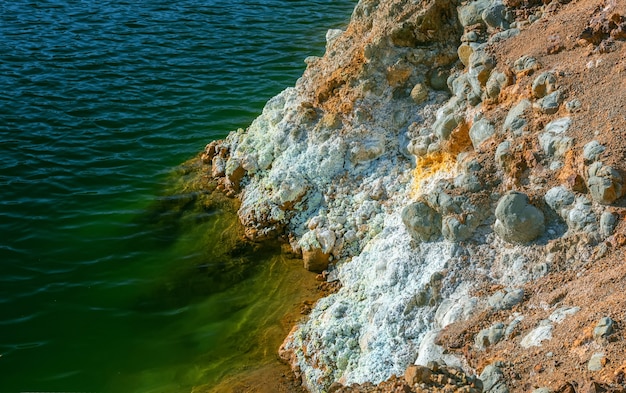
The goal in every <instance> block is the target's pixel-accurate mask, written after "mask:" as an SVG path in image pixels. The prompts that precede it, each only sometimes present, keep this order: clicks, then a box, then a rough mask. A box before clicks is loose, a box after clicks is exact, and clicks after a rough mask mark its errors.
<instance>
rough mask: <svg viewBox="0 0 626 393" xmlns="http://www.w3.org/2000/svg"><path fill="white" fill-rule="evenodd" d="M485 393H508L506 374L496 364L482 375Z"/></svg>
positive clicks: (488, 367) (490, 366)
mask: <svg viewBox="0 0 626 393" xmlns="http://www.w3.org/2000/svg"><path fill="white" fill-rule="evenodd" d="M480 380H481V381H482V383H483V392H485V393H508V392H509V389H508V388H507V386H506V382H505V379H504V373H503V372H502V370H500V368H498V367H497V366H496V365H495V364H490V365H488V366H487V367H485V368H484V370H483V372H482V373H480Z"/></svg>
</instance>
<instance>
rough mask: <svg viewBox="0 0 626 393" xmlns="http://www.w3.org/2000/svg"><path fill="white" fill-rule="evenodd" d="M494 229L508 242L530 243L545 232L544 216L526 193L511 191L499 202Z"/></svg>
mask: <svg viewBox="0 0 626 393" xmlns="http://www.w3.org/2000/svg"><path fill="white" fill-rule="evenodd" d="M494 230H495V232H496V233H497V234H498V236H500V237H501V238H502V239H504V240H505V241H507V242H511V243H528V242H530V241H532V240H534V239H536V238H537V237H539V236H541V235H542V234H543V232H544V230H545V223H544V216H543V213H542V212H541V210H539V209H537V208H536V207H535V206H533V205H531V204H530V203H529V201H528V197H527V196H526V194H523V193H521V192H516V191H511V192H509V193H508V194H506V195H505V196H503V197H502V198H501V199H500V201H499V202H498V206H497V207H496V222H495V224H494Z"/></svg>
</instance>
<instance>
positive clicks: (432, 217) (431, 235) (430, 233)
mask: <svg viewBox="0 0 626 393" xmlns="http://www.w3.org/2000/svg"><path fill="white" fill-rule="evenodd" d="M402 222H404V225H405V227H406V229H407V231H408V232H409V234H410V235H411V237H413V238H414V239H415V240H417V241H420V242H428V241H434V240H437V238H439V236H440V234H441V215H440V214H439V213H437V211H435V210H434V209H433V208H431V207H430V206H428V205H427V204H425V203H424V202H413V203H411V204H410V205H408V206H406V207H405V208H404V209H402Z"/></svg>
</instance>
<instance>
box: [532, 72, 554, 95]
mask: <svg viewBox="0 0 626 393" xmlns="http://www.w3.org/2000/svg"><path fill="white" fill-rule="evenodd" d="M555 90H556V76H554V74H553V73H551V72H548V71H546V72H542V73H541V74H540V75H539V76H538V77H536V78H535V80H534V81H533V84H532V92H533V95H534V96H535V97H536V98H543V97H545V96H546V95H548V94H550V93H552V92H553V91H555Z"/></svg>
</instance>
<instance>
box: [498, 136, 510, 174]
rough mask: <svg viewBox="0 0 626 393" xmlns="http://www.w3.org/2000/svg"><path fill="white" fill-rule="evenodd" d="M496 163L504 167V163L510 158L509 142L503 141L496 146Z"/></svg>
mask: <svg viewBox="0 0 626 393" xmlns="http://www.w3.org/2000/svg"><path fill="white" fill-rule="evenodd" d="M495 159H496V163H497V164H498V165H499V166H500V167H501V168H504V167H506V164H507V163H508V162H509V161H510V159H511V142H509V141H504V142H502V143H500V144H499V145H498V147H497V148H496V156H495Z"/></svg>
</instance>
